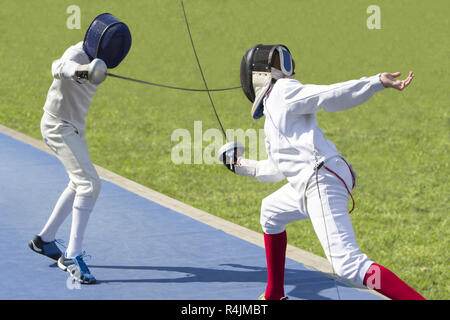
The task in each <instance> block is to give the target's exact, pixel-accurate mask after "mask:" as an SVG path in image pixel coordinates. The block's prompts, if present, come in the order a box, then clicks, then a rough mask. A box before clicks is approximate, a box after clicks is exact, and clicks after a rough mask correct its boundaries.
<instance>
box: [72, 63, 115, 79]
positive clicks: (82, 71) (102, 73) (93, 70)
mask: <svg viewBox="0 0 450 320" xmlns="http://www.w3.org/2000/svg"><path fill="white" fill-rule="evenodd" d="M107 71H108V68H107V67H106V64H105V62H104V61H103V60H101V59H97V58H96V59H94V60H92V62H91V63H89V64H82V65H79V66H78V67H77V68H76V69H75V75H74V77H75V80H78V81H79V80H83V79H84V80H89V82H90V83H92V84H95V85H99V84H100V83H102V82H103V81H104V80H105V78H106V72H107Z"/></svg>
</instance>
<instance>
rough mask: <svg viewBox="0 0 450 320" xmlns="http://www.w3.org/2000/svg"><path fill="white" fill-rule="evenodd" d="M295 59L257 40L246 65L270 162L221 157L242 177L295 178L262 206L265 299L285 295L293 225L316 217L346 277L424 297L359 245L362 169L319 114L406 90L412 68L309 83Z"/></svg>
mask: <svg viewBox="0 0 450 320" xmlns="http://www.w3.org/2000/svg"><path fill="white" fill-rule="evenodd" d="M294 68H295V64H294V61H293V59H292V57H291V53H290V51H289V49H288V48H287V47H286V46H283V45H256V46H254V47H252V48H250V49H248V50H247V51H246V53H245V54H244V56H243V58H242V62H241V84H242V88H243V90H244V93H245V94H246V96H247V98H248V99H249V100H250V101H251V102H252V103H253V106H252V111H251V115H252V117H253V118H254V119H258V118H261V117H262V116H265V123H264V132H265V135H266V140H265V146H266V151H267V155H268V159H267V160H260V161H256V160H250V159H246V158H244V157H243V146H242V145H239V144H237V143H233V142H231V143H227V144H226V145H224V146H223V147H222V148H221V149H220V150H219V157H220V159H221V160H222V161H223V163H224V164H225V165H226V167H227V168H228V169H230V170H231V171H233V172H234V173H236V174H239V175H242V176H248V177H253V178H256V179H258V180H259V181H261V182H279V181H282V180H284V179H287V181H288V183H287V184H285V185H284V186H283V187H281V188H280V189H279V190H277V191H275V192H274V193H273V194H271V195H269V196H267V197H266V198H264V199H263V200H262V204H261V218H260V221H261V226H262V229H263V231H264V244H265V250H266V260H267V287H266V290H265V292H264V293H263V294H262V296H261V297H260V298H261V299H265V300H280V299H284V298H285V292H284V270H285V260H286V245H287V235H286V225H287V224H288V223H290V222H293V221H297V220H302V219H310V220H311V222H312V225H313V228H314V231H315V233H316V235H317V237H318V239H319V241H320V243H321V245H322V247H323V249H324V252H325V255H326V257H327V259H328V261H329V262H330V264H331V267H332V269H333V272H334V273H335V274H336V275H337V276H338V277H340V278H343V279H346V280H348V281H352V282H354V283H356V284H358V285H365V286H367V287H369V288H371V289H373V290H376V291H378V292H379V293H381V294H383V295H384V296H386V297H387V298H390V299H396V300H397V299H398V300H411V299H414V300H421V299H424V298H423V297H422V296H421V295H420V294H419V293H417V292H416V291H415V290H414V289H412V288H411V287H410V286H408V285H407V284H406V283H404V282H403V281H402V280H401V279H400V278H398V277H397V276H396V275H395V274H394V273H393V272H391V271H389V270H388V269H387V268H385V267H383V266H381V265H379V264H377V263H375V262H374V261H372V260H371V259H369V258H368V257H367V255H365V254H363V253H362V252H361V251H360V249H359V247H358V245H357V244H356V239H355V234H354V231H353V226H352V222H351V220H350V215H349V210H348V202H349V200H350V199H351V200H352V209H351V210H350V212H351V211H352V210H353V207H354V204H355V203H354V200H353V196H352V195H351V192H352V189H353V188H354V186H355V179H356V174H355V172H354V170H353V168H352V166H351V165H350V163H349V162H348V161H347V160H346V159H345V158H344V157H343V156H342V155H341V154H340V153H339V152H338V151H337V149H336V147H335V145H334V144H333V143H332V142H331V141H330V140H328V139H327V138H326V137H325V135H324V133H323V131H322V130H321V129H320V127H319V126H318V124H317V120H316V113H317V111H319V110H320V109H322V108H323V109H325V111H327V112H336V111H344V110H347V109H350V108H353V107H356V106H358V105H361V104H363V103H364V102H366V101H367V100H368V99H369V98H370V97H372V96H373V95H374V94H375V93H376V92H378V91H381V90H383V89H384V88H394V89H397V90H403V89H404V88H406V87H407V86H408V85H409V84H410V83H411V81H412V79H413V77H414V74H413V73H412V72H410V73H409V75H408V77H407V78H406V79H405V80H398V77H399V76H400V73H399V72H397V73H392V74H391V73H386V72H385V73H380V74H377V75H374V76H371V77H364V78H361V79H359V80H351V81H347V82H342V83H336V84H332V85H309V84H307V85H304V84H302V83H301V82H299V81H297V80H295V79H294Z"/></svg>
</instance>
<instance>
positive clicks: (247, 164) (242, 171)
mask: <svg viewBox="0 0 450 320" xmlns="http://www.w3.org/2000/svg"><path fill="white" fill-rule="evenodd" d="M257 163H258V161H256V160H249V159H246V158H244V157H240V158H239V159H238V161H237V163H236V165H235V166H234V173H236V174H238V175H240V176H246V177H251V178H255V176H256V165H257Z"/></svg>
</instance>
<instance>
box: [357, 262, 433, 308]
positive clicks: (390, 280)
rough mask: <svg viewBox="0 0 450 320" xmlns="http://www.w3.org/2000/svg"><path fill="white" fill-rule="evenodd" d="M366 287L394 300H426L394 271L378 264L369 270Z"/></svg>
mask: <svg viewBox="0 0 450 320" xmlns="http://www.w3.org/2000/svg"><path fill="white" fill-rule="evenodd" d="M364 285H365V286H367V287H368V288H369V289H373V290H375V291H377V292H379V293H381V294H382V295H384V296H386V297H388V298H390V299H392V300H425V298H424V297H422V296H421V295H420V294H419V293H417V292H416V291H415V290H414V289H412V288H411V287H410V286H408V285H407V284H406V283H405V282H403V281H402V280H401V279H400V278H399V277H397V276H396V275H395V274H394V273H393V272H392V271H390V270H389V269H387V268H385V267H383V266H381V265H379V264H376V263H374V264H372V265H371V266H370V268H369V270H367V273H366V275H365V277H364Z"/></svg>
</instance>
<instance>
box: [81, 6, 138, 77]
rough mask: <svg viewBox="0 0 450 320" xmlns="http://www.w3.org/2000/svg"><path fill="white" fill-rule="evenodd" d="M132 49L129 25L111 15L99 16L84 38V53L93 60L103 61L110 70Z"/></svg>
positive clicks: (103, 14)
mask: <svg viewBox="0 0 450 320" xmlns="http://www.w3.org/2000/svg"><path fill="white" fill-rule="evenodd" d="M130 47H131V34H130V30H129V29H128V27H127V25H126V24H125V23H123V22H121V21H120V20H119V19H117V18H116V17H114V16H113V15H112V14H109V13H102V14H101V15H99V16H97V17H96V18H95V19H94V20H93V21H92V22H91V24H90V26H89V28H88V30H87V31H86V35H85V36H84V42H83V50H84V52H86V54H87V55H88V56H89V58H90V59H91V60H93V59H95V58H99V59H102V60H103V61H104V62H105V63H106V66H107V67H108V68H110V69H112V68H115V67H117V66H118V65H119V63H120V62H121V61H122V60H123V59H124V58H125V56H126V55H127V53H128V51H129V50H130Z"/></svg>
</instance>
